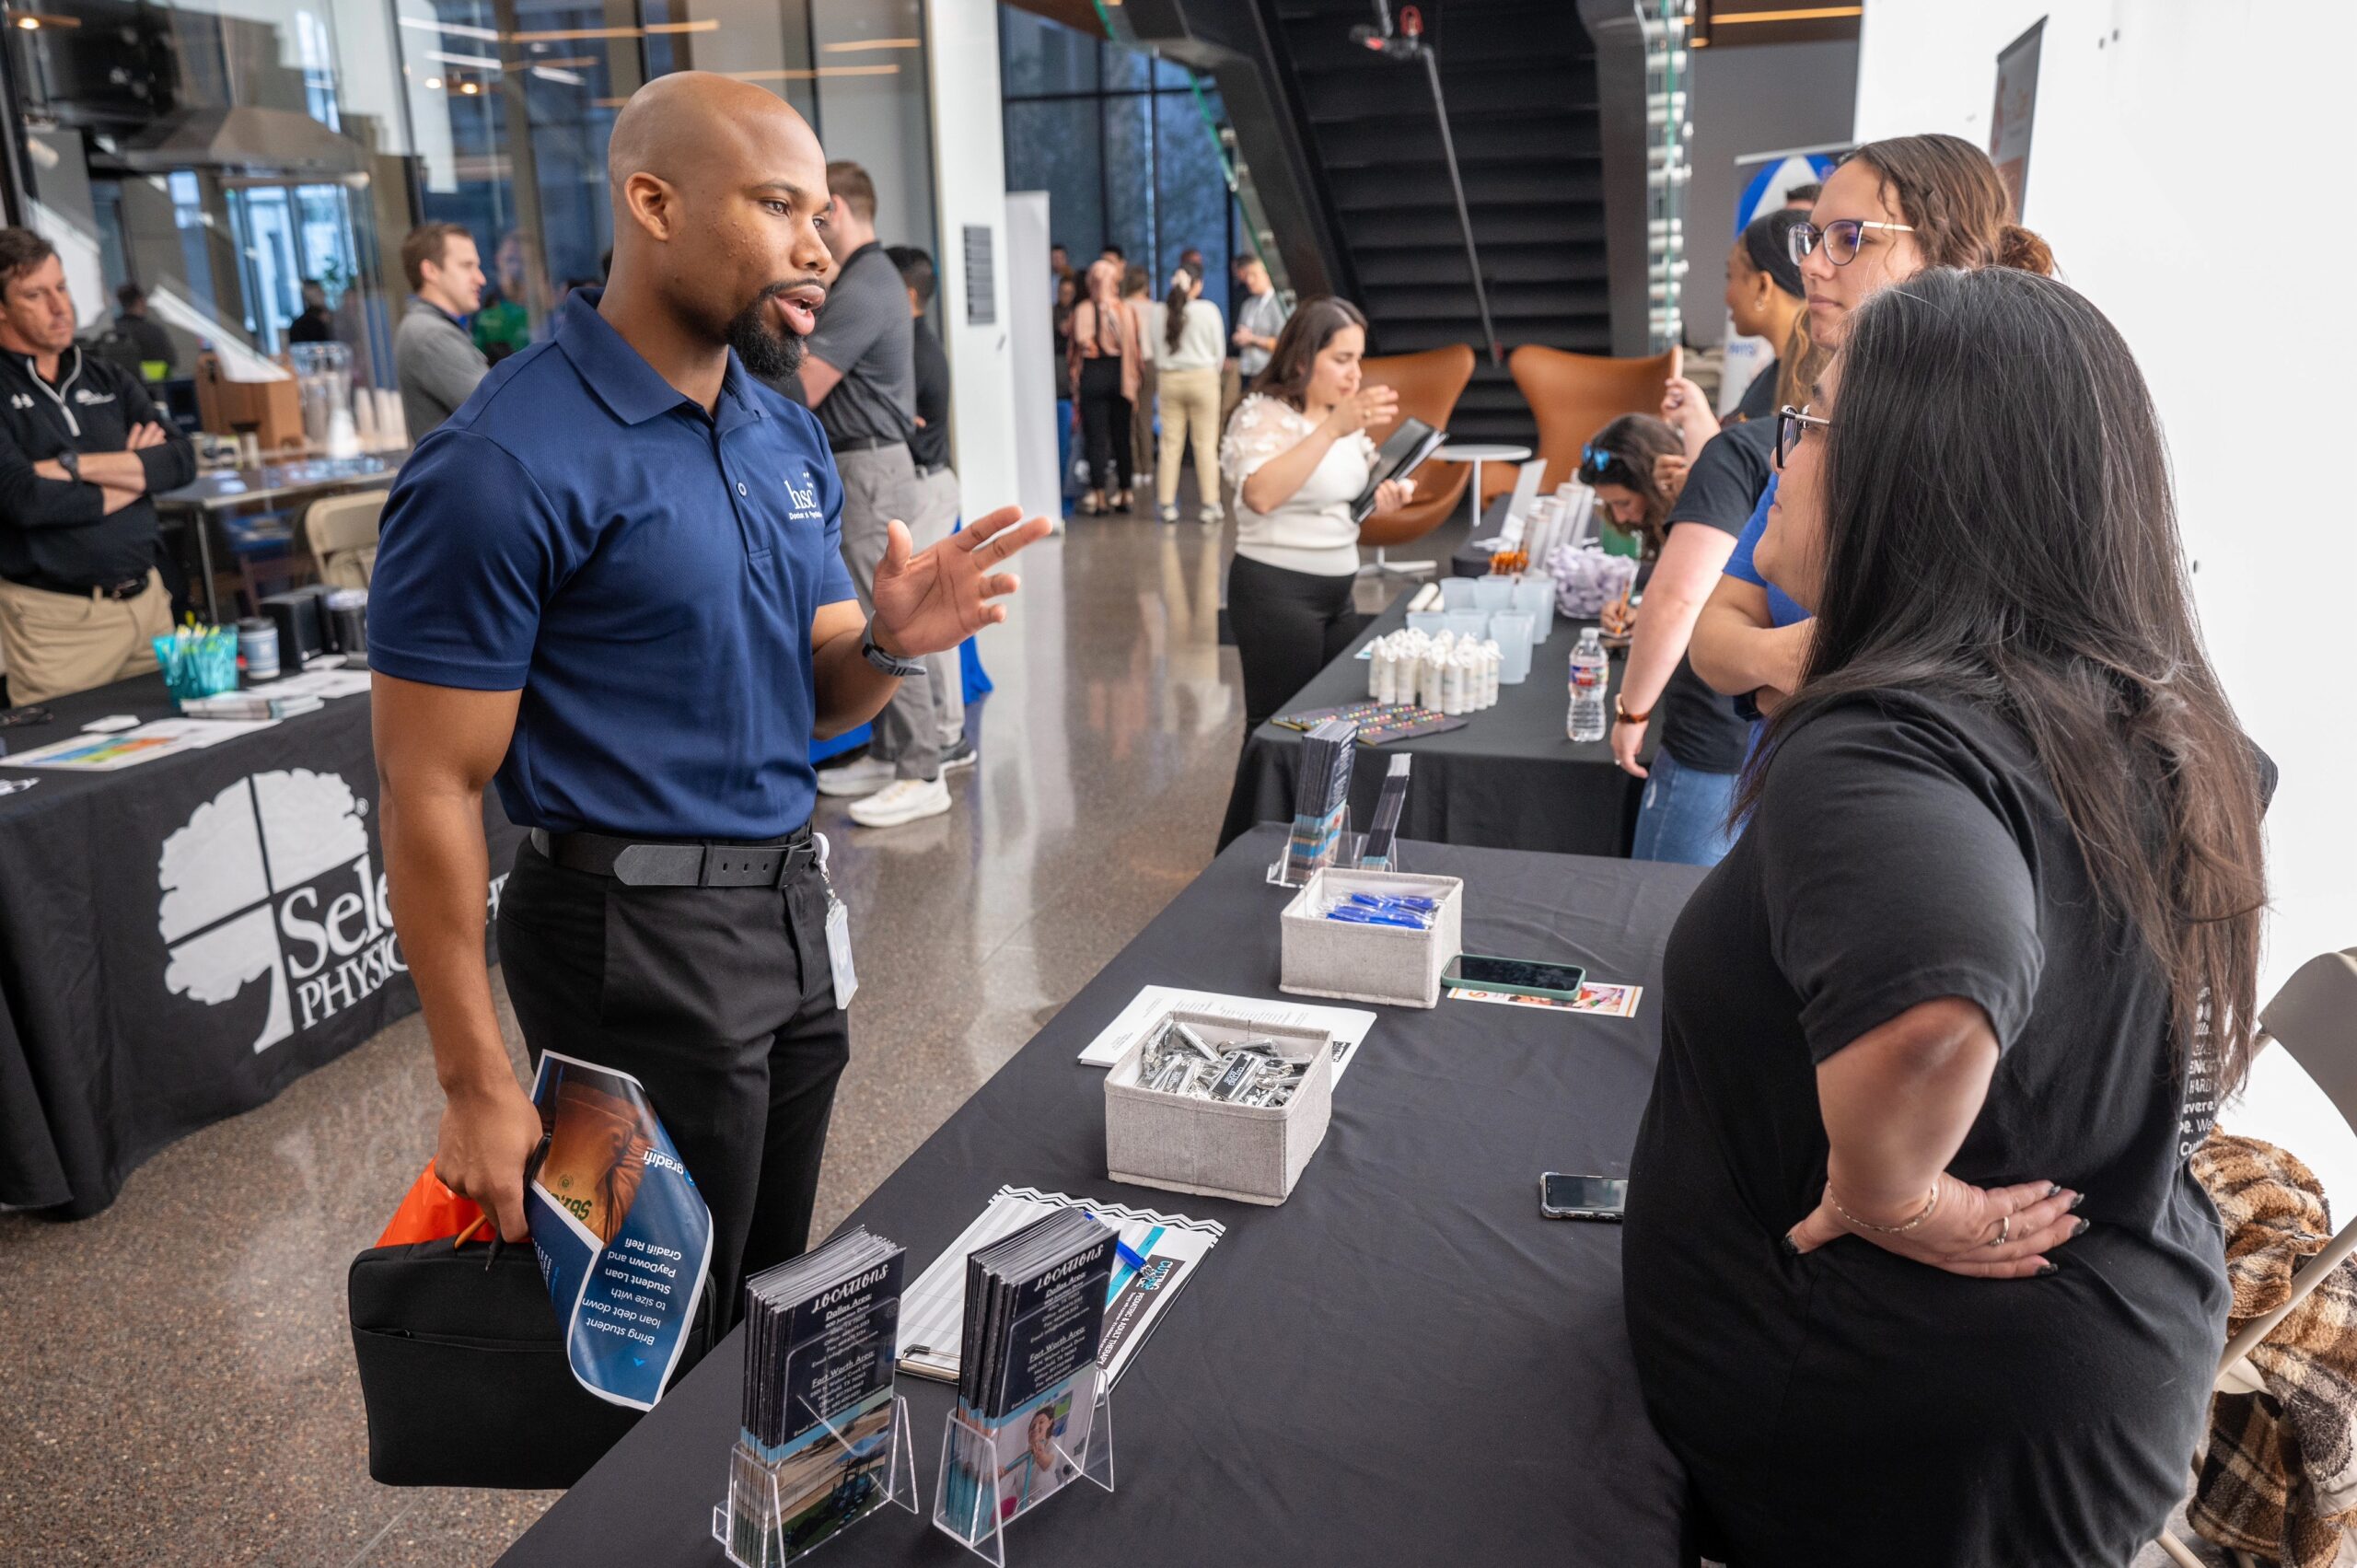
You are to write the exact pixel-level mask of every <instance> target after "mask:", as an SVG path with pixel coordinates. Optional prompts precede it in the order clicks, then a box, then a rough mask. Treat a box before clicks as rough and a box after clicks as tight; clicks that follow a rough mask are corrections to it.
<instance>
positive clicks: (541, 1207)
mask: <svg viewBox="0 0 2357 1568" xmlns="http://www.w3.org/2000/svg"><path fill="white" fill-rule="evenodd" d="M532 1103H533V1105H534V1106H536V1107H538V1108H539V1109H540V1131H541V1132H545V1133H546V1134H547V1135H548V1140H549V1144H548V1155H547V1157H546V1158H544V1159H543V1160H542V1161H541V1162H540V1172H539V1174H538V1175H537V1176H535V1177H534V1178H533V1179H532V1180H531V1181H529V1182H528V1183H527V1184H526V1186H525V1189H524V1209H525V1214H526V1217H527V1218H528V1220H529V1221H530V1223H531V1227H532V1248H533V1250H535V1251H536V1252H538V1253H539V1254H540V1277H541V1278H542V1279H543V1280H545V1281H547V1282H548V1287H549V1298H550V1299H551V1300H552V1301H553V1302H554V1303H555V1304H556V1315H557V1320H558V1321H559V1322H560V1323H562V1324H563V1325H564V1347H565V1354H566V1357H567V1359H568V1360H570V1361H571V1363H572V1365H573V1376H575V1378H577V1379H579V1380H580V1383H581V1386H582V1387H583V1388H586V1389H588V1390H589V1391H590V1392H591V1393H593V1394H595V1395H597V1396H598V1398H599V1399H601V1400H606V1401H607V1402H608V1403H610V1404H617V1405H628V1406H630V1407H631V1408H632V1409H633V1410H653V1409H654V1408H655V1401H656V1400H658V1399H660V1398H662V1395H663V1385H664V1384H665V1382H666V1381H668V1379H669V1377H670V1376H671V1369H672V1368H673V1367H674V1366H676V1365H679V1353H680V1352H681V1351H683V1350H685V1349H686V1348H687V1340H688V1331H689V1330H690V1328H691V1326H692V1325H693V1324H694V1322H695V1317H696V1303H697V1301H698V1300H699V1299H700V1298H701V1297H702V1295H703V1284H704V1270H705V1266H706V1265H707V1264H708V1263H710V1261H711V1260H712V1211H711V1210H709V1209H707V1208H706V1207H705V1206H704V1202H703V1197H702V1194H701V1193H699V1192H697V1191H696V1184H695V1179H694V1178H693V1177H691V1176H690V1175H689V1174H688V1167H686V1166H685V1165H683V1164H681V1163H680V1160H679V1151H678V1150H676V1149H674V1148H673V1147H672V1146H671V1137H670V1134H669V1133H668V1132H664V1131H663V1123H662V1121H660V1120H658V1119H657V1118H656V1114H655V1108H654V1106H653V1105H652V1104H650V1103H649V1102H648V1100H647V1098H646V1089H645V1086H644V1085H642V1084H641V1083H640V1082H639V1081H638V1080H637V1079H636V1078H633V1077H632V1076H631V1075H630V1074H627V1073H617V1072H615V1071H614V1070H613V1069H611V1068H610V1067H600V1066H598V1065H597V1064H596V1063H590V1062H583V1061H580V1060H578V1059H576V1058H574V1057H570V1056H565V1055H562V1054H560V1053H558V1052H556V1051H542V1052H541V1053H540V1076H539V1077H538V1078H536V1079H534V1080H533V1082H532Z"/></svg>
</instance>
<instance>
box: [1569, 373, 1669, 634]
mask: <svg viewBox="0 0 2357 1568" xmlns="http://www.w3.org/2000/svg"><path fill="white" fill-rule="evenodd" d="M1679 455H1680V454H1679V448H1678V432H1676V431H1675V430H1672V429H1671V428H1670V427H1669V426H1668V425H1666V424H1663V423H1662V422H1661V421H1660V420H1658V419H1655V418H1654V416H1653V415H1651V414H1648V413H1626V414H1622V415H1621V416H1620V418H1618V419H1616V420H1614V421H1612V422H1611V423H1610V424H1607V425H1606V426H1605V427H1604V428H1603V429H1601V430H1599V431H1597V432H1596V434H1595V435H1594V436H1589V437H1588V439H1587V444H1586V445H1585V446H1584V447H1581V448H1580V466H1579V475H1578V477H1579V482H1581V483H1582V484H1585V485H1586V486H1587V487H1588V488H1589V489H1591V490H1593V491H1595V492H1596V509H1597V510H1598V511H1600V512H1602V513H1603V514H1604V518H1603V526H1601V527H1600V528H1597V530H1596V534H1597V540H1598V542H1599V543H1601V544H1602V545H1603V546H1604V551H1605V553H1606V554H1608V555H1633V556H1635V557H1636V558H1637V559H1639V560H1640V561H1644V560H1650V559H1652V558H1653V557H1654V556H1655V555H1657V554H1659V553H1660V552H1661V547H1662V540H1663V533H1662V527H1663V521H1664V519H1665V518H1666V517H1668V516H1669V504H1670V502H1671V501H1672V500H1673V499H1674V498H1676V496H1677V495H1678V489H1679V487H1680V486H1681V485H1682V484H1683V483H1684V482H1685V465H1684V463H1683V462H1682V461H1678V460H1675V459H1678V458H1679ZM1607 630H1608V631H1609V630H1612V628H1609V627H1608V628H1607Z"/></svg>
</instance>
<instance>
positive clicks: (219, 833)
mask: <svg viewBox="0 0 2357 1568" xmlns="http://www.w3.org/2000/svg"><path fill="white" fill-rule="evenodd" d="M365 809H366V802H365V801H362V800H361V799H359V798H358V797H357V796H354V794H353V793H352V786H351V785H349V784H345V783H344V782H343V779H342V778H340V777H338V776H337V775H336V774H334V773H321V772H311V771H310V770H308V769H305V768H296V769H289V770H284V771H275V772H262V773H256V774H254V775H252V776H251V777H250V778H245V779H240V780H238V782H237V783H236V784H231V785H230V786H229V787H228V788H226V789H225V790H223V791H222V792H221V793H220V794H219V795H216V796H214V797H213V798H212V799H211V800H209V801H207V802H205V803H204V804H203V805H202V806H200V807H197V808H196V809H195V810H194V811H193V812H192V813H190V815H189V819H188V826H186V827H184V828H182V829H180V830H179V831H178V832H175V833H173V834H172V835H171V836H170V837H168V838H167V839H166V840H165V841H164V848H163V853H162V854H161V855H160V856H159V857H158V859H157V867H156V877H157V884H158V885H159V888H160V889H161V892H162V900H161V902H160V904H159V905H158V906H157V914H156V923H157V929H158V930H159V931H161V932H162V934H163V937H164V941H165V943H166V945H167V946H168V948H169V949H170V954H169V961H168V964H167V965H166V967H165V970H164V984H165V986H166V988H167V989H168V990H169V991H170V992H171V993H173V994H174V995H176V996H187V997H190V998H192V999H193V1000H195V1001H198V1002H203V1003H204V1004H206V1005H209V1006H216V1007H217V1006H220V1005H223V1004H225V1003H227V1002H231V1001H234V1000H235V999H236V998H237V997H238V996H239V995H241V994H242V993H244V992H245V989H246V987H248V986H249V985H251V984H252V983H253V982H254V981H259V980H265V979H266V980H268V981H269V982H270V1009H269V1012H268V1014H267V1015H266V1016H264V1018H263V1020H262V1026H261V1033H260V1034H258V1035H256V1036H255V1037H254V1050H256V1051H267V1050H268V1049H269V1048H270V1047H272V1046H273V1045H276V1044H277V1043H278V1042H279V1041H281V1040H285V1039H287V1038H288V1037H289V1036H291V1035H293V1034H294V1033H295V1032H296V1030H297V1029H298V1028H305V1029H308V1028H311V1027H312V1026H313V1025H314V1024H317V1023H319V1022H320V1021H321V1020H322V1019H325V1018H328V1017H330V1016H333V1015H334V1014H337V1013H340V1012H342V1011H343V1009H344V1008H346V1007H349V1006H351V1005H353V1004H354V1003H355V1002H358V1001H360V1000H361V999H362V998H364V997H366V996H368V995H370V994H372V993H374V992H375V991H376V990H377V987H379V986H381V985H383V984H384V983H385V981H386V980H388V979H389V978H390V977H391V976H392V975H394V974H396V973H399V972H401V970H403V969H404V968H406V966H405V965H403V964H402V962H401V954H400V951H399V949H398V947H396V945H395V943H394V939H393V929H392V923H391V921H390V920H389V919H388V918H387V916H386V912H385V892H384V886H383V884H382V883H381V882H380V881H378V879H377V877H376V875H375V873H374V871H373V869H372V868H371V866H370V865H369V860H368V833H367V830H366V828H364V827H363V826H362V824H361V815H362V813H363V811H364V810H365Z"/></svg>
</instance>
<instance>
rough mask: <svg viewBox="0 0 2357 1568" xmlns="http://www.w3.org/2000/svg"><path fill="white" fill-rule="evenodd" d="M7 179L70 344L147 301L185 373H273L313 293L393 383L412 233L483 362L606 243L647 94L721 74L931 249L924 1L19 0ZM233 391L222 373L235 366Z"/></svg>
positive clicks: (9, 51)
mask: <svg viewBox="0 0 2357 1568" xmlns="http://www.w3.org/2000/svg"><path fill="white" fill-rule="evenodd" d="M8 16H9V19H10V21H11V23H12V25H11V26H10V27H9V28H8V29H6V30H5V35H0V36H5V37H6V44H5V45H0V70H5V72H6V87H7V89H8V99H9V101H10V102H11V103H12V104H13V105H14V106H15V107H16V109H17V115H18V123H17V126H16V127H15V128H14V129H15V131H16V134H15V136H14V137H13V138H12V139H11V142H10V145H9V146H8V148H7V153H8V163H9V173H10V176H11V178H12V179H13V180H14V182H15V183H16V185H17V189H18V192H20V195H21V197H22V203H21V206H22V210H23V212H24V214H25V215H26V218H27V221H29V223H31V224H32V225H33V226H36V227H38V228H40V229H41V231H42V232H43V233H44V234H45V235H47V236H48V237H49V238H50V239H51V240H52V242H53V243H55V244H56V245H57V247H58V249H59V250H60V252H61V253H62V254H63V255H64V260H65V263H66V268H67V276H68V279H69V282H70V284H71V285H72V287H73V290H74V295H75V305H76V307H77V308H78V309H79V311H80V312H81V315H82V319H83V321H84V324H85V326H86V328H87V330H88V331H91V332H92V333H98V332H101V331H104V329H105V328H106V327H107V326H108V325H109V321H110V317H111V316H112V314H113V312H114V309H115V298H114V295H115V290H116V289H117V287H118V286H120V285H123V284H126V283H136V284H138V285H141V286H143V287H144V288H145V289H146V290H147V292H148V296H149V313H150V315H151V316H153V317H155V318H156V319H159V320H160V321H162V322H163V323H164V325H165V326H166V328H167V330H168V331H170V332H171V333H172V335H173V337H174V339H175V343H176V346H177V347H178V348H180V351H181V352H180V354H179V356H178V361H177V367H178V369H179V371H180V373H181V374H186V373H187V372H188V370H189V369H190V367H191V366H192V365H193V363H194V360H195V357H196V354H197V352H198V350H199V348H200V347H201V346H202V347H209V348H210V349H211V350H213V351H214V352H215V353H218V354H221V355H222V356H223V357H224V358H225V359H226V360H229V361H232V362H235V361H237V360H238V359H239V358H241V357H244V356H253V355H262V356H267V355H272V354H277V353H278V352H280V351H281V350H282V349H283V348H284V346H285V344H286V343H287V337H288V329H289V327H290V326H291V325H292V323H293V322H294V320H295V319H296V317H297V316H299V315H300V314H301V313H302V312H303V310H304V308H305V305H304V299H303V285H304V284H305V283H306V282H307V281H309V282H315V283H317V284H319V285H321V286H322V288H323V289H324V291H325V293H326V296H327V301H328V305H329V308H330V309H331V312H332V314H333V317H334V321H335V328H334V330H335V332H336V335H337V336H338V338H339V339H341V340H342V341H343V342H344V343H347V344H348V345H349V346H351V347H352V349H353V351H354V359H355V372H356V377H357V378H358V379H360V380H362V381H373V382H375V383H377V384H378V385H389V384H390V382H391V380H392V378H393V376H392V361H391V329H392V325H393V322H394V321H395V319H397V318H398V316H399V313H400V309H401V301H402V299H403V297H404V296H406V295H407V293H408V286H407V283H406V281H405V280H404V279H403V278H402V276H401V262H400V251H401V238H402V236H403V235H404V234H406V233H407V232H408V230H409V229H410V227H411V226H412V225H413V224H416V223H420V222H452V223H458V224H461V225H463V226H465V227H466V228H467V229H468V230H469V231H470V233H472V234H473V236H474V238H475V242H476V244H477V246H478V247H479V248H480V249H481V250H482V256H483V260H484V265H485V271H486V272H487V273H489V274H490V277H491V282H492V285H493V286H492V292H491V294H490V296H487V298H486V301H485V308H484V309H483V311H482V312H481V313H480V314H479V315H478V317H477V318H476V320H475V322H474V323H473V325H474V329H475V333H476V337H477V341H478V342H479V343H483V344H484V346H485V347H486V349H487V350H490V351H492V352H493V353H504V352H506V351H508V350H511V349H512V348H514V347H517V346H520V345H521V344H523V343H528V342H530V341H532V340H533V339H534V338H535V337H538V336H541V335H544V334H545V332H546V331H547V323H548V317H549V313H550V311H551V310H552V308H553V307H554V305H555V304H556V303H557V302H558V301H559V300H560V299H561V298H562V297H563V295H564V293H565V292H566V290H567V289H569V288H570V287H573V286H575V285H581V284H595V283H597V282H598V280H599V279H600V277H601V276H602V273H603V258H604V257H605V255H606V254H607V252H608V250H610V247H611V246H612V243H613V219H612V214H611V212H610V208H609V204H608V201H607V192H606V171H605V164H606V145H607V140H608V137H609V135H610V133H611V130H612V126H613V121H614V116H615V114H616V113H617V112H618V111H619V110H620V109H621V105H622V104H623V102H624V101H626V100H627V99H628V98H629V97H630V95H631V93H632V92H633V91H634V90H635V89H636V88H637V87H639V86H640V85H641V84H643V83H644V82H645V81H646V80H647V79H649V78H650V77H652V76H656V75H663V74H665V73H667V72H669V71H678V70H688V69H697V70H709V71H719V72H723V73H726V74H727V75H734V76H737V77H739V78H741V79H743V80H747V81H751V82H756V83H759V84H760V85H761V86H762V87H766V88H768V89H769V90H771V91H772V92H775V93H776V94H778V95H779V96H780V97H782V98H784V99H786V100H787V101H788V102H790V103H792V104H793V105H794V106H795V108H796V109H797V110H800V111H801V112H802V114H803V115H804V116H805V118H807V119H808V120H809V121H810V122H812V124H813V125H814V126H815V127H816V128H817V130H818V132H819V136H820V139H821V140H822V141H823V142H824V143H825V145H826V146H827V150H828V153H829V156H830V157H850V158H853V159H856V160H858V161H859V162H861V163H863V164H865V166H866V167H867V168H868V171H869V173H870V175H871V176H872V177H873V178H874V180H875V181H876V184H877V194H878V199H879V201H878V205H879V211H878V214H877V220H878V226H879V228H880V229H881V230H882V232H883V234H884V237H885V238H886V239H887V240H888V242H893V243H903V242H905V243H913V244H918V245H923V246H924V247H925V248H927V249H928V250H936V251H937V250H938V249H939V248H938V245H937V244H936V237H935V223H934V218H933V197H932V189H933V168H932V153H931V143H930V136H929V132H928V116H927V108H926V99H925V64H924V47H923V13H922V6H921V0H180V3H175V4H169V5H155V4H145V3H134V0H42V5H41V8H39V9H26V10H17V9H11V10H10V11H9V13H8ZM233 373H234V372H233Z"/></svg>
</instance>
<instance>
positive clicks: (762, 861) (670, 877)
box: [531, 823, 819, 888]
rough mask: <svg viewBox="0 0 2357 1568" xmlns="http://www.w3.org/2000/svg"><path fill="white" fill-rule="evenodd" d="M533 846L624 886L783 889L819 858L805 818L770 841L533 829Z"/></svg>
mask: <svg viewBox="0 0 2357 1568" xmlns="http://www.w3.org/2000/svg"><path fill="white" fill-rule="evenodd" d="M531 838H532V847H533V848H534V849H536V850H538V851H540V853H541V854H544V855H546V856H548V857H549V859H551V860H552V861H554V862H555V863H556V864H557V865H562V866H563V867H564V868H565V869H566V870H568V871H586V872H589V873H590V874H592V875H593V876H598V877H612V878H613V879H614V880H615V881H617V882H620V883H621V884H622V885H623V886H624V887H629V888H783V887H784V886H785V885H786V883H788V882H790V881H792V880H793V879H794V877H795V875H796V874H797V873H799V872H802V871H804V870H807V869H808V868H809V867H810V866H813V865H817V864H818V863H819V847H818V845H817V844H815V843H813V842H811V839H810V828H809V825H808V824H807V823H805V824H804V825H803V826H802V827H801V828H799V829H797V830H795V832H793V833H792V834H791V835H789V836H788V837H786V838H785V839H784V840H781V841H780V842H775V843H764V844H743V843H693V844H682V843H647V842H643V841H641V840H637V839H618V838H614V837H612V836H610V835H609V834H606V833H552V832H550V831H549V830H547V829H545V828H535V829H533V830H532V833H531Z"/></svg>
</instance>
